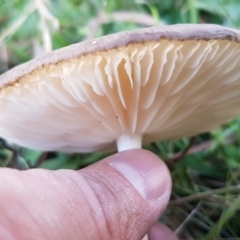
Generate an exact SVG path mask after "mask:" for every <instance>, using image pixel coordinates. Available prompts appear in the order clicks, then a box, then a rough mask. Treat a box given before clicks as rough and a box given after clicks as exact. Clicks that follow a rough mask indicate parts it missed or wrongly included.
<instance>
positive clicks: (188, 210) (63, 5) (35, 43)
mask: <svg viewBox="0 0 240 240" xmlns="http://www.w3.org/2000/svg"><path fill="white" fill-rule="evenodd" d="M0 3H1V4H0V72H4V71H7V70H8V69H10V68H12V67H14V66H16V65H18V64H20V63H23V62H26V61H27V60H30V59H32V58H33V57H35V56H38V54H41V53H43V52H46V51H47V50H49V49H51V48H52V49H57V48H61V47H64V46H67V45H69V44H72V43H75V42H79V41H82V40H84V39H87V38H89V37H91V36H95V37H98V36H102V35H106V34H110V33H114V32H119V31H125V30H131V29H137V28H141V27H143V26H142V25H139V24H138V23H136V22H135V21H134V20H133V21H130V22H114V21H110V22H108V23H104V24H101V23H100V22H99V20H97V21H95V26H96V28H94V27H93V24H94V22H93V19H95V20H96V19H99V16H100V15H101V14H100V13H104V14H108V15H110V16H112V14H114V12H116V11H125V12H129V11H134V12H138V13H144V14H149V15H150V16H152V18H153V20H154V21H155V23H156V24H159V23H164V24H175V23H189V22H191V23H217V24H221V25H224V26H228V27H234V28H240V13H239V12H240V11H239V9H240V2H239V0H175V1H174V0H169V1H157V0H155V1H154V0H136V1H130V0H128V1H117V0H109V1H107V2H106V3H104V2H101V1H99V0H85V1H84V0H71V1H60V0H52V1H50V0H49V1H46V4H44V5H43V6H42V7H46V9H45V10H47V12H48V13H47V14H43V13H42V12H41V8H40V9H36V8H35V6H34V5H33V3H34V1H30V0H28V1H27V0H8V1H3V2H0ZM43 3H44V1H43ZM45 12H46V11H45ZM110 19H112V18H111V17H110ZM41 21H42V23H43V25H42V27H41V25H40V22H41ZM91 24H92V25H91ZM146 25H147V24H146ZM43 33H45V35H46V36H47V38H43ZM49 39H50V43H51V44H49V42H48V40H49ZM33 50H34V51H33ZM239 123H240V119H236V120H233V121H231V122H229V123H227V124H225V125H224V126H222V127H221V128H218V129H216V130H214V131H213V132H211V133H206V134H203V135H200V136H197V137H196V139H195V143H194V145H193V146H192V147H191V152H190V153H189V154H187V155H186V156H185V157H183V158H182V159H181V161H179V162H177V163H174V162H173V157H174V156H175V154H177V153H181V152H182V151H184V149H185V148H186V147H187V146H188V142H189V139H181V140H178V141H166V142H161V143H152V144H149V145H147V146H144V147H145V148H147V149H149V150H151V151H153V152H154V153H156V154H157V155H158V156H160V157H161V158H162V159H164V160H165V161H166V163H167V164H168V165H169V167H170V170H171V175H172V179H173V193H172V200H171V204H170V205H169V207H168V208H167V210H166V211H165V213H164V215H163V216H162V217H161V221H163V222H165V223H166V224H167V225H168V226H170V227H171V228H172V229H173V230H174V231H175V232H176V233H177V234H178V236H179V237H181V238H184V239H196V238H200V239H215V238H218V239H224V238H239V237H240V229H239V213H240V198H239V194H238V193H239V184H240V164H239V163H240V124H239ZM0 134H1V133H0ZM105 156H106V154H99V153H94V154H74V155H68V154H64V153H56V152H54V153H52V152H51V153H44V152H38V151H33V150H30V149H23V148H16V147H8V146H6V144H5V143H4V141H2V144H1V146H0V166H2V167H13V168H18V169H29V168H36V167H40V168H47V169H53V170H54V169H61V168H68V169H80V168H82V167H85V166H87V165H89V164H92V163H94V162H96V161H98V160H100V159H102V158H104V157H105ZM219 188H221V191H218V190H217V191H216V189H219ZM202 192H206V194H199V193H202ZM187 196H192V197H191V198H190V200H189V198H185V197H187ZM181 198H182V200H181V201H177V199H181Z"/></svg>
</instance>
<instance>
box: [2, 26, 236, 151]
mask: <svg viewBox="0 0 240 240" xmlns="http://www.w3.org/2000/svg"><path fill="white" fill-rule="evenodd" d="M239 114H240V31H237V30H233V29H229V28H225V27H221V26H217V25H207V24H206V25H203V24H202V25H194V24H193V25H192V24H185V25H172V26H161V27H151V28H146V29H141V30H136V31H130V32H123V33H118V34H113V35H109V36H105V37H101V38H98V39H96V40H88V41H85V42H81V43H77V44H73V45H71V46H69V47H65V48H62V49H59V50H56V51H53V52H51V53H49V54H46V55H45V56H43V57H40V58H37V59H34V60H32V61H30V62H28V63H25V64H22V65H20V66H18V67H15V68H13V69H12V70H10V71H8V72H7V73H5V74H3V75H2V76H0V135H1V136H2V137H3V138H5V139H7V140H8V141H10V142H13V143H16V144H19V145H22V146H25V147H30V148H33V149H39V150H46V151H48V150H58V151H65V152H91V151H101V150H104V151H105V150H109V151H110V150H113V149H116V144H115V142H116V139H118V138H119V137H120V136H122V135H130V136H131V135H132V136H135V135H140V136H142V137H143V142H144V143H147V142H151V141H159V140H167V139H177V138H181V137H187V136H193V135H196V134H198V133H203V132H206V131H209V130H212V129H213V128H215V127H217V126H219V125H220V124H223V123H225V122H226V121H228V120H230V119H231V118H234V117H236V116H238V115H239Z"/></svg>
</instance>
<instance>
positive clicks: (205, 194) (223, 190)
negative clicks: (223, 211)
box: [169, 184, 240, 205]
mask: <svg viewBox="0 0 240 240" xmlns="http://www.w3.org/2000/svg"><path fill="white" fill-rule="evenodd" d="M239 190H240V184H239V185H235V186H229V187H224V188H218V189H214V190H209V191H205V192H200V193H197V194H194V195H190V196H187V197H183V198H179V199H176V200H172V201H170V203H169V205H176V204H182V203H185V202H190V201H195V200H199V199H202V198H205V197H208V196H211V195H214V194H223V193H226V192H232V191H239Z"/></svg>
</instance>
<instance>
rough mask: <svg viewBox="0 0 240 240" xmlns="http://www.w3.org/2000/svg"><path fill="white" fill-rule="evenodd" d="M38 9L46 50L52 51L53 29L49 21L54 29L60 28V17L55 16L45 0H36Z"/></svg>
mask: <svg viewBox="0 0 240 240" xmlns="http://www.w3.org/2000/svg"><path fill="white" fill-rule="evenodd" d="M36 6H37V11H38V13H39V15H40V23H39V26H40V30H41V32H42V39H43V45H44V50H45V52H46V53H47V52H51V51H52V38H51V31H50V28H49V26H48V22H50V24H51V25H52V27H53V29H55V30H56V29H58V27H59V22H58V19H57V18H55V17H54V16H53V15H52V14H51V13H50V12H49V10H48V9H47V7H46V5H45V3H44V0H36Z"/></svg>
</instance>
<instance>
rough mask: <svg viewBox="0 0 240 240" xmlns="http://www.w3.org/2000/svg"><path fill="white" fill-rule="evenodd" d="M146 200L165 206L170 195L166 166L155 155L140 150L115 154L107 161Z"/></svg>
mask: <svg viewBox="0 0 240 240" xmlns="http://www.w3.org/2000/svg"><path fill="white" fill-rule="evenodd" d="M108 162H109V164H110V165H111V166H112V167H114V168H115V169H116V170H117V171H119V172H120V173H121V174H122V175H124V176H125V178H127V179H128V181H129V182H130V183H131V184H132V185H133V186H134V187H135V189H136V190H137V191H138V192H139V194H140V195H141V196H142V197H143V198H145V199H147V200H159V199H161V201H162V202H165V205H166V204H167V202H168V200H169V197H170V193H171V186H172V182H171V176H170V173H169V170H168V168H167V166H166V164H165V163H164V162H163V161H162V160H161V159H160V158H159V157H158V156H156V155H155V154H153V153H152V152H150V151H147V150H142V149H134V150H128V151H124V152H120V153H117V154H116V155H114V156H112V157H111V158H110V159H108Z"/></svg>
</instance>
